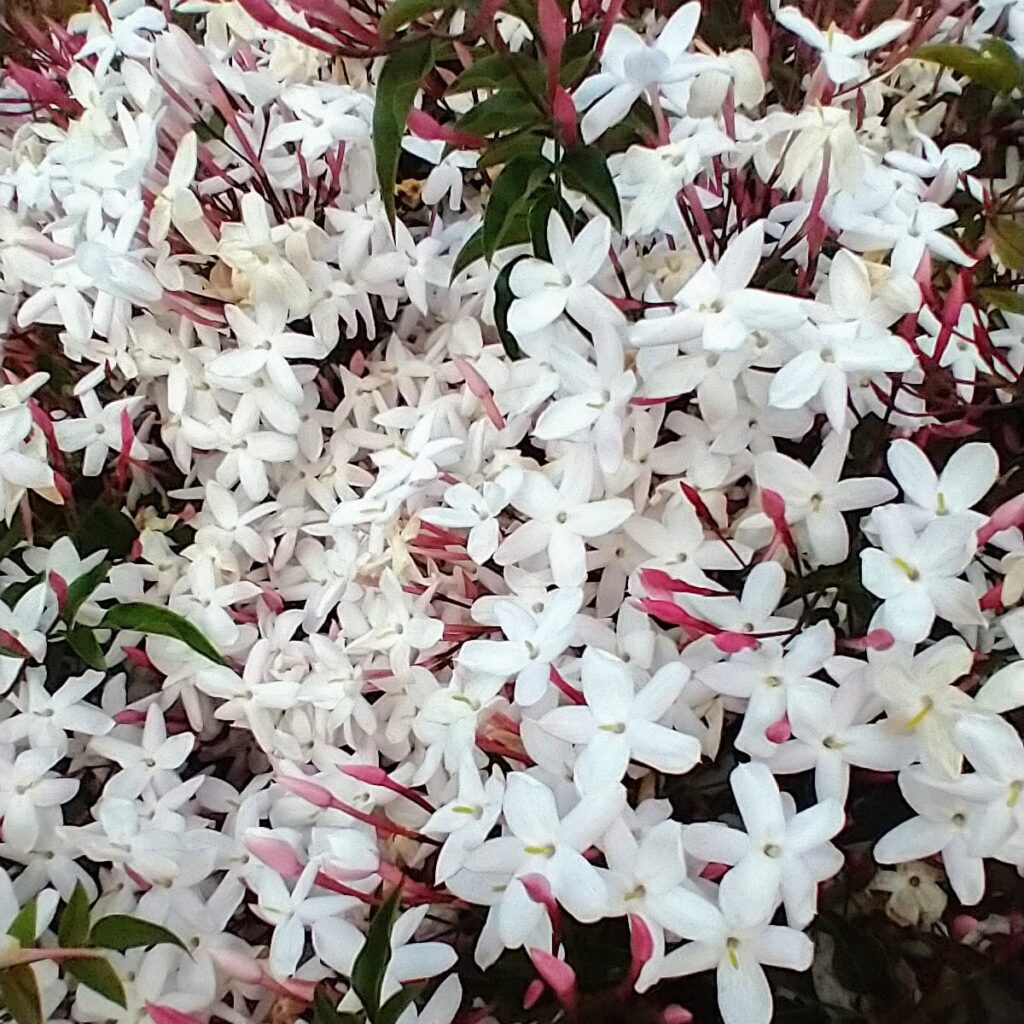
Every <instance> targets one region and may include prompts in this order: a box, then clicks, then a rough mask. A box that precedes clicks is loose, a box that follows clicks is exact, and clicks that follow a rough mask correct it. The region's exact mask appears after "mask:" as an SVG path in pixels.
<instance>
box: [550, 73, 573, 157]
mask: <svg viewBox="0 0 1024 1024" xmlns="http://www.w3.org/2000/svg"><path fill="white" fill-rule="evenodd" d="M551 115H552V117H553V118H554V121H555V132H556V133H557V135H558V141H559V142H561V143H562V145H563V146H575V145H576V143H577V141H578V140H579V130H578V128H577V125H576V104H575V103H573V101H572V97H571V96H570V95H569V93H568V91H567V90H566V88H565V86H563V85H557V86H555V91H554V93H553V95H552V97H551Z"/></svg>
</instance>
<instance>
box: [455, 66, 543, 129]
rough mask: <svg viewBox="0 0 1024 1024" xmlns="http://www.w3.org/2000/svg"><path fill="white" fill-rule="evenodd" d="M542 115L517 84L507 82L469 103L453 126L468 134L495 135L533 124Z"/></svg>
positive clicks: (538, 121)
mask: <svg viewBox="0 0 1024 1024" xmlns="http://www.w3.org/2000/svg"><path fill="white" fill-rule="evenodd" d="M541 81H542V82H543V79H541ZM541 119H542V115H541V112H540V111H539V110H538V109H537V107H536V106H535V105H534V104H533V103H532V102H531V101H530V99H529V98H528V97H527V96H526V95H524V94H523V92H522V91H521V90H520V89H519V87H518V86H508V87H506V88H504V89H502V90H501V92H499V93H495V94H494V95H493V96H489V97H488V98H487V99H485V100H481V101H480V102H479V103H477V104H476V105H475V106H473V107H470V109H469V110H467V111H466V113H465V114H463V115H462V117H460V118H459V119H458V121H456V122H455V127H456V128H457V129H458V130H459V131H460V132H466V133H467V134H469V135H495V134H497V133H499V132H514V131H518V130H519V129H521V128H529V127H532V126H533V125H535V124H539V123H540V121H541Z"/></svg>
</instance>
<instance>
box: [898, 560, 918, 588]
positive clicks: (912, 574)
mask: <svg viewBox="0 0 1024 1024" xmlns="http://www.w3.org/2000/svg"><path fill="white" fill-rule="evenodd" d="M893 563H894V564H895V565H896V566H897V568H899V569H902V570H903V573H904V574H905V575H906V577H907V579H908V580H910V581H911V582H914V581H916V580H919V579H920V578H921V574H920V573H919V572H918V571H917V570H916V569H915V568H914V567H913V566H912V565H911V564H910V563H909V562H905V561H903V559H902V558H893Z"/></svg>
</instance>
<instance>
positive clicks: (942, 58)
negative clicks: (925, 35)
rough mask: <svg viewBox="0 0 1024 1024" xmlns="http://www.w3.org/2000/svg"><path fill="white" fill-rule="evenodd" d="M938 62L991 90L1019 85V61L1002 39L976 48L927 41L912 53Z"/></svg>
mask: <svg viewBox="0 0 1024 1024" xmlns="http://www.w3.org/2000/svg"><path fill="white" fill-rule="evenodd" d="M915 56H916V57H918V58H919V59H920V60H926V61H931V62H932V63H934V64H941V65H942V66H943V67H944V68H948V69H949V70H950V71H953V72H955V73H956V74H958V75H963V76H965V77H966V78H969V79H970V80H971V81H972V82H976V83H977V84H978V85H983V86H985V87H986V88H988V89H991V90H992V91H993V92H1010V91H1011V90H1013V89H1015V88H1017V87H1018V86H1019V85H1020V84H1021V62H1020V59H1019V58H1018V57H1017V55H1016V54H1015V53H1014V52H1013V49H1012V47H1010V46H1009V45H1008V44H1007V43H1005V42H1004V41H1003V40H1002V39H989V40H986V42H985V43H983V44H982V46H981V48H980V49H977V50H975V49H974V48H973V47H970V46H961V45H960V44H959V43H930V44H928V45H927V46H922V47H921V49H920V50H918V51H917V53H916V54H915Z"/></svg>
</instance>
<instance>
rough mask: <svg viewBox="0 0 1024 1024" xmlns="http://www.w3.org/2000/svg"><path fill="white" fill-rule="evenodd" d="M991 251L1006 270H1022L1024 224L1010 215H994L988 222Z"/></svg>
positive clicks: (1023, 261) (1023, 264)
mask: <svg viewBox="0 0 1024 1024" xmlns="http://www.w3.org/2000/svg"><path fill="white" fill-rule="evenodd" d="M986 233H987V235H988V237H989V238H990V239H991V240H992V253H993V255H994V256H995V258H996V261H997V262H998V263H999V264H1000V266H1002V267H1004V268H1005V269H1006V270H1017V271H1021V270H1024V226H1022V225H1020V224H1018V223H1017V221H1015V220H1012V219H1011V218H1010V217H994V218H993V219H992V220H990V221H989V222H988V230H987V232H986Z"/></svg>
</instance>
